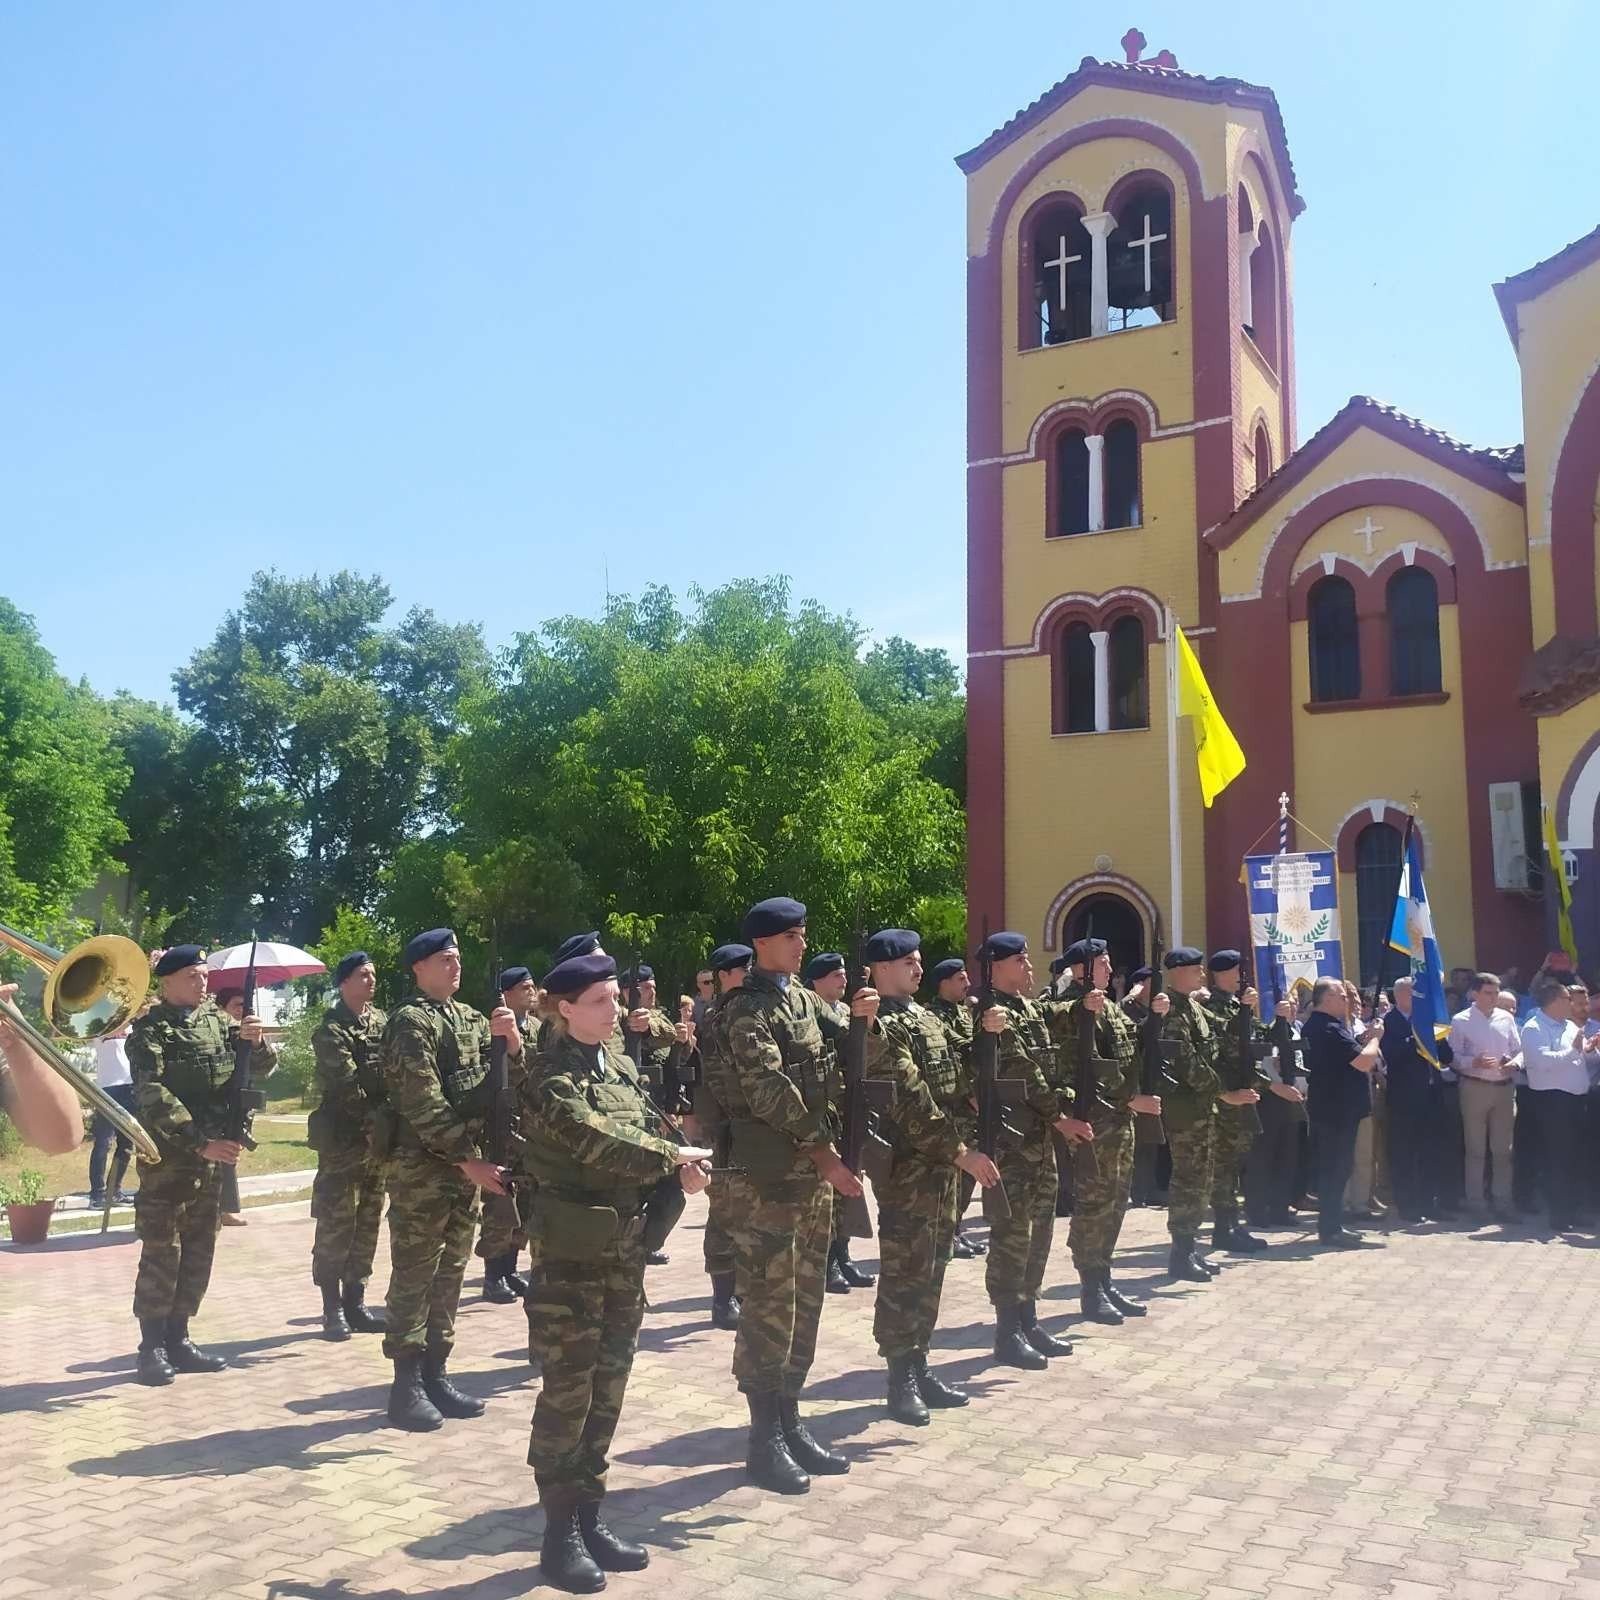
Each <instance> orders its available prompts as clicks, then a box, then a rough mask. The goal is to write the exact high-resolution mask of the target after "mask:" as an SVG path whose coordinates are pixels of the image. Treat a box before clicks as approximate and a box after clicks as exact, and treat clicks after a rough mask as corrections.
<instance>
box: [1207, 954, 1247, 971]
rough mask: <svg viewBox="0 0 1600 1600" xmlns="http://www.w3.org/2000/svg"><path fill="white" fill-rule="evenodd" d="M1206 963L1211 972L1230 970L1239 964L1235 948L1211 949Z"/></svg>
mask: <svg viewBox="0 0 1600 1600" xmlns="http://www.w3.org/2000/svg"><path fill="white" fill-rule="evenodd" d="M1206 965H1207V966H1208V967H1210V968H1211V970H1212V971H1213V972H1232V971H1233V969H1234V968H1235V967H1237V966H1238V965H1239V952H1238V951H1237V950H1213V951H1212V952H1211V959H1210V961H1208V962H1207V963H1206Z"/></svg>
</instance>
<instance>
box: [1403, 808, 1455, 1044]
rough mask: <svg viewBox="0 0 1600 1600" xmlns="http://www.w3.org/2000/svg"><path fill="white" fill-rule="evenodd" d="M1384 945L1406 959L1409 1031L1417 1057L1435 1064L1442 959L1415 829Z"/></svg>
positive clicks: (1444, 1024) (1442, 1013) (1443, 1018)
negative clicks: (1409, 1012) (1409, 990)
mask: <svg viewBox="0 0 1600 1600" xmlns="http://www.w3.org/2000/svg"><path fill="white" fill-rule="evenodd" d="M1389 948H1390V949H1391V950H1398V951H1399V952H1400V954H1401V955H1403V956H1406V957H1407V958H1409V960H1410V962H1411V1031H1412V1032H1413V1033H1414V1034H1415V1035H1416V1036H1417V1050H1418V1052H1419V1053H1420V1054H1421V1056H1422V1057H1423V1059H1424V1060H1425V1061H1427V1062H1428V1063H1429V1064H1430V1065H1431V1066H1435V1067H1437V1066H1438V1065H1439V1049H1438V1044H1439V1040H1441V1039H1442V1038H1444V1037H1445V1035H1446V1034H1447V1033H1449V1031H1450V1012H1449V1010H1448V1008H1447V1007H1446V1006H1445V1001H1444V962H1443V961H1442V960H1441V958H1440V956H1439V942H1438V940H1437V939H1435V938H1434V936H1433V912H1432V911H1431V910H1430V909H1429V906H1428V890H1427V887H1426V886H1425V885H1424V883H1423V881H1422V845H1421V841H1420V840H1419V839H1418V838H1417V836H1416V833H1415V831H1413V832H1412V834H1411V840H1410V843H1409V844H1408V845H1407V846H1406V859H1405V862H1404V864H1403V865H1402V867H1401V869H1400V893H1399V896H1398V897H1397V898H1396V900H1395V906H1394V923H1393V925H1392V926H1391V927H1390V929H1389Z"/></svg>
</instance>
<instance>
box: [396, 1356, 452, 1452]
mask: <svg viewBox="0 0 1600 1600" xmlns="http://www.w3.org/2000/svg"><path fill="white" fill-rule="evenodd" d="M389 1420H390V1421H391V1422H392V1423H393V1424H394V1425H395V1427H397V1428H404V1429H405V1430H406V1432H407V1433H432V1432H433V1430H434V1429H435V1428H442V1427H443V1426H444V1418H443V1417H442V1416H440V1415H439V1411H438V1408H437V1407H436V1406H435V1405H434V1403H433V1402H432V1401H431V1400H430V1399H429V1398H428V1396H427V1393H426V1391H425V1390H424V1389H423V1387H422V1357H421V1356H419V1355H418V1354H417V1353H416V1352H415V1351H410V1352H408V1353H407V1354H405V1355H403V1356H396V1357H395V1358H394V1384H393V1385H392V1387H391V1388H390V1390H389Z"/></svg>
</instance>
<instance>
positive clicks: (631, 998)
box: [623, 950, 666, 1109]
mask: <svg viewBox="0 0 1600 1600" xmlns="http://www.w3.org/2000/svg"><path fill="white" fill-rule="evenodd" d="M639 998H640V996H639V952H638V951H637V950H635V951H634V952H633V962H632V964H631V965H630V966H629V968H628V1015H629V1016H630V1017H631V1016H632V1015H633V1013H634V1012H635V1011H637V1010H638V1009H639ZM623 1032H624V1038H623V1048H624V1049H625V1050H626V1051H627V1053H628V1059H629V1060H630V1061H631V1062H632V1063H633V1070H634V1071H635V1072H637V1073H638V1074H639V1079H640V1081H641V1082H642V1083H643V1084H644V1086H645V1090H646V1092H647V1093H648V1094H649V1096H650V1098H651V1099H652V1100H653V1101H654V1102H655V1103H656V1105H657V1106H658V1107H661V1108H663V1109H664V1108H665V1107H666V1100H665V1098H664V1095H663V1088H664V1084H663V1081H662V1073H661V1069H660V1068H659V1067H655V1066H649V1067H647V1066H646V1065H645V1064H644V1035H643V1034H642V1033H635V1032H634V1031H633V1029H632V1028H625V1029H624V1030H623Z"/></svg>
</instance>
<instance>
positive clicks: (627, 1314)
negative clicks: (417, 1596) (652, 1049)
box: [522, 954, 710, 1594]
mask: <svg viewBox="0 0 1600 1600" xmlns="http://www.w3.org/2000/svg"><path fill="white" fill-rule="evenodd" d="M617 992H618V991H617V967H616V963H615V962H614V961H613V960H612V959H611V958H610V957H609V956H606V955H599V954H595V955H587V956H575V957H573V958H572V959H570V960H568V961H564V962H562V963H561V964H560V965H559V966H557V967H556V968H555V969H554V970H553V971H552V972H551V973H549V974H548V976H547V977H546V978H545V980H544V995H545V998H544V1012H545V1017H546V1019H547V1020H548V1021H549V1022H550V1023H551V1025H552V1026H551V1032H550V1036H549V1042H548V1044H547V1047H546V1050H545V1052H544V1054H543V1056H542V1057H541V1059H540V1061H539V1064H538V1067H537V1068H536V1070H535V1071H533V1072H532V1073H530V1074H529V1076H528V1078H527V1080H526V1082H525V1084H524V1087H523V1098H522V1129H523V1137H524V1139H525V1141H526V1143H525V1145H524V1148H523V1152H522V1166H523V1169H524V1170H525V1171H526V1172H527V1173H528V1175H529V1176H530V1177H532V1178H533V1179H534V1180H535V1181H536V1182H537V1184H538V1188H537V1190H536V1192H535V1195H534V1198H533V1202H532V1217H531V1220H530V1226H529V1231H530V1234H531V1237H532V1240H533V1245H534V1250H535V1253H536V1256H537V1258H538V1261H539V1273H538V1276H537V1278H536V1279H535V1281H534V1284H533V1286H532V1288H531V1289H530V1290H529V1295H528V1338H529V1342H530V1345H531V1347H532V1349H533V1352H534V1354H535V1355H537V1357H538V1359H539V1363H540V1367H541V1372H542V1383H541V1387H540V1390H539V1398H538V1401H537V1403H536V1404H535V1406H534V1412H533V1430H532V1435H531V1437H530V1439H529V1441H528V1465H529V1466H530V1467H532V1468H533V1473H534V1482H535V1483H536V1484H537V1485H538V1490H539V1500H540V1503H541V1505H542V1506H543V1507H544V1514H545V1528H544V1539H543V1542H542V1544H541V1546H540V1550H539V1568H540V1570H541V1571H542V1572H543V1573H544V1575H545V1577H546V1578H547V1579H549V1581H550V1582H551V1583H553V1584H555V1585H556V1586H557V1587H558V1588H561V1589H565V1590H568V1591H569V1592H572V1593H578V1594H587V1593H592V1592H593V1591H595V1590H597V1589H603V1588H604V1587H605V1573H607V1572H637V1571H638V1570H639V1569H640V1568H642V1567H644V1566H646V1565H647V1564H648V1562H649V1559H650V1558H649V1553H648V1552H647V1551H646V1550H645V1549H644V1547H643V1546H642V1545H637V1544H630V1543H628V1542H627V1541H626V1540H624V1539H620V1538H618V1537H617V1535H616V1534H614V1533H613V1532H612V1531H611V1530H610V1529H609V1528H608V1527H607V1526H606V1525H605V1523H604V1522H602V1521H601V1519H600V1502H601V1500H602V1499H603V1497H604V1495H605V1492H606V1469H607V1465H608V1463H607V1455H608V1452H609V1451H610V1448H611V1439H612V1436H613V1434H615V1432H616V1428H617V1419H618V1417H619V1416H620V1415H621V1412H622V1399H623V1394H624V1391H625V1390H626V1389H627V1386H628V1374H629V1372H630V1371H631V1370H632V1367H633V1356H634V1350H635V1348H636V1347H637V1343H638V1337H639V1324H640V1322H641V1321H642V1320H643V1318H644V1266H645V1262H644V1216H643V1207H644V1198H645V1196H646V1194H647V1193H648V1191H649V1190H650V1189H651V1188H652V1187H653V1186H654V1185H655V1184H656V1183H658V1182H660V1181H661V1180H662V1179H663V1178H668V1177H670V1176H671V1175H672V1174H673V1172H674V1171H676V1172H677V1174H678V1181H679V1182H680V1183H681V1184H682V1186H683V1188H684V1191H685V1192H686V1193H688V1194H697V1193H698V1192H699V1191H700V1190H702V1189H704V1188H705V1187H706V1185H707V1183H708V1182H709V1181H710V1171H709V1168H708V1166H707V1165H706V1163H707V1162H708V1160H709V1157H710V1152H709V1151H707V1150H700V1149H696V1148H693V1147H687V1146H685V1147H680V1146H678V1145H676V1144H673V1143H670V1142H669V1141H668V1140H666V1139H664V1138H661V1137H658V1135H657V1133H656V1132H655V1131H654V1130H656V1129H657V1128H659V1125H660V1123H659V1118H658V1116H657V1113H656V1109H655V1107H654V1106H652V1105H651V1103H650V1100H649V1098H648V1096H647V1095H646V1094H645V1092H644V1087H643V1085H642V1084H641V1083H640V1081H639V1079H638V1078H637V1077H636V1076H635V1075H634V1072H633V1067H632V1064H631V1063H630V1062H626V1061H618V1060H617V1059H616V1057H615V1056H613V1055H612V1054H611V1053H610V1052H609V1051H608V1050H607V1048H606V1045H607V1041H609V1039H610V1038H611V1036H612V1033H613V1031H614V1029H615V1027H616V1021H617Z"/></svg>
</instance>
